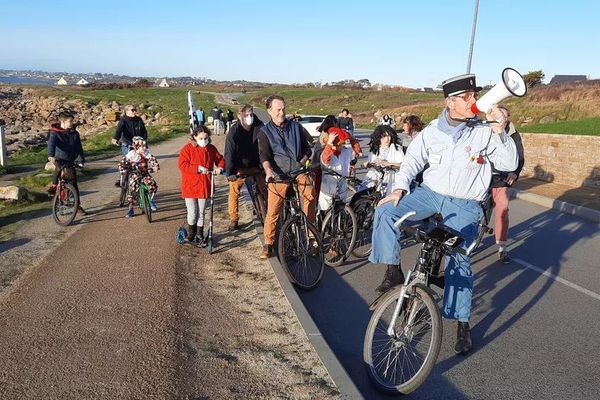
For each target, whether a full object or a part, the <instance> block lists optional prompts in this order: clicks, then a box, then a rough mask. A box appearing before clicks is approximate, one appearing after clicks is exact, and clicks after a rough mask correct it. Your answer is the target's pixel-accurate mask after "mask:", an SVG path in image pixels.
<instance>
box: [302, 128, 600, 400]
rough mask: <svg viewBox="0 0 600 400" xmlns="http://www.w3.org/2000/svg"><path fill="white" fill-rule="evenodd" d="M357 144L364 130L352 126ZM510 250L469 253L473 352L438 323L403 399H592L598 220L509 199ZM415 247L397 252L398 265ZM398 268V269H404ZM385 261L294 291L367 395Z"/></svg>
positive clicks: (598, 343)
mask: <svg viewBox="0 0 600 400" xmlns="http://www.w3.org/2000/svg"><path fill="white" fill-rule="evenodd" d="M358 136H359V138H361V139H362V141H363V144H364V142H365V137H366V135H365V134H364V133H359V135H358ZM510 236H511V239H510V252H511V256H512V257H513V258H514V262H513V263H512V264H510V265H504V264H501V263H499V262H497V257H496V253H495V252H494V249H493V248H491V247H490V246H491V245H492V243H493V240H492V237H488V238H487V239H486V240H485V241H484V246H485V249H484V250H483V251H482V252H480V253H479V254H476V255H475V256H474V257H473V270H474V273H475V275H474V277H475V293H474V300H473V306H474V307H473V308H474V312H473V317H472V320H471V323H472V327H473V333H472V336H473V340H474V346H475V347H474V350H473V352H472V353H471V354H470V355H469V356H467V357H462V356H455V355H454V353H453V350H452V349H453V346H454V340H455V338H456V325H455V323H454V322H453V321H445V323H444V335H443V342H442V349H441V353H440V356H439V358H438V362H437V365H436V367H435V369H434V370H433V372H432V373H431V375H430V377H429V379H428V380H427V381H426V382H425V384H424V385H423V386H422V387H421V388H420V389H419V390H418V391H416V392H414V393H413V394H411V395H409V396H405V397H404V398H409V399H412V398H414V399H417V398H418V399H549V398H560V399H597V398H598V376H599V375H600V361H599V359H598V348H600V339H598V332H600V320H599V319H598V318H597V316H598V315H600V271H599V270H598V268H597V265H598V261H597V260H598V258H599V257H600V234H599V230H598V225H597V224H593V223H590V222H587V221H584V220H581V219H578V218H577V217H572V216H569V215H566V214H561V213H558V212H556V211H553V210H548V209H546V208H543V207H540V206H537V205H534V204H531V203H527V202H525V201H521V200H513V201H511V229H510ZM416 254H417V249H416V246H413V247H412V248H408V249H405V250H403V255H402V256H403V259H404V260H406V261H405V265H408V263H410V262H411V261H413V260H414V259H415V257H416ZM405 269H406V268H405ZM384 270H385V266H384V265H371V264H369V263H368V261H366V260H351V261H350V262H349V263H348V264H347V265H345V266H343V267H340V268H337V269H332V268H328V269H327V270H326V273H325V276H324V278H323V281H322V283H321V285H320V287H319V288H318V289H317V290H314V291H312V292H306V293H305V292H301V293H300V295H301V298H302V300H303V301H304V304H305V306H306V307H307V308H308V310H309V312H310V313H311V316H312V317H313V318H314V320H315V322H316V323H317V325H318V326H319V328H320V329H321V331H322V333H323V335H324V337H325V338H326V340H327V342H328V343H329V344H330V346H331V347H332V348H333V351H334V352H335V354H336V356H337V357H338V358H339V360H340V361H341V363H342V365H343V366H344V368H345V369H346V370H347V372H348V373H349V374H350V376H351V378H352V379H353V380H354V382H355V383H356V385H357V386H358V388H359V389H360V391H361V392H362V394H363V395H364V396H365V397H366V398H370V399H371V398H379V397H381V398H389V397H385V396H381V395H380V394H379V393H378V392H376V391H375V390H374V389H373V388H372V386H371V384H370V382H369V380H368V377H367V375H366V372H365V369H364V367H363V364H362V345H363V335H364V332H365V329H366V326H367V323H368V320H369V318H370V317H371V311H369V309H368V304H369V303H370V302H371V301H372V300H373V298H374V293H375V292H374V290H375V287H376V286H377V285H378V284H379V283H380V281H381V279H382V277H383V274H384Z"/></svg>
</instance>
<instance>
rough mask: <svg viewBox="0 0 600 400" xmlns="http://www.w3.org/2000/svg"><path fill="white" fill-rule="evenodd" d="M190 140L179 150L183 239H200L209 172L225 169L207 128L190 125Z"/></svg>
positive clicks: (208, 193) (208, 194) (208, 187)
mask: <svg viewBox="0 0 600 400" xmlns="http://www.w3.org/2000/svg"><path fill="white" fill-rule="evenodd" d="M192 140H193V142H192V143H188V144H186V145H185V146H183V148H182V149H181V151H180V152H179V162H178V164H179V170H180V171H181V197H183V199H184V200H185V206H186V208H187V223H188V237H187V240H189V241H190V242H192V241H203V240H204V210H205V208H206V199H208V198H209V197H210V179H211V177H210V175H209V173H211V172H212V171H213V170H214V173H215V174H220V173H221V171H222V170H223V168H225V160H224V159H223V156H222V155H221V154H220V153H219V150H217V148H216V147H215V146H213V145H212V144H210V131H209V130H208V128H206V127H205V126H202V125H200V126H198V127H196V128H194V132H193V133H192Z"/></svg>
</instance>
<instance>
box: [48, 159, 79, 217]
mask: <svg viewBox="0 0 600 400" xmlns="http://www.w3.org/2000/svg"><path fill="white" fill-rule="evenodd" d="M76 167H77V168H82V167H83V166H82V165H81V164H75V163H72V162H70V163H65V164H61V165H60V167H59V166H57V167H56V168H60V172H59V175H58V176H59V179H58V184H57V185H56V192H55V193H54V199H53V201H52V216H53V217H54V221H55V222H56V223H57V224H59V225H61V226H68V225H71V223H73V220H74V219H75V216H76V215H77V210H78V209H79V191H78V190H77V188H76V187H75V179H76V172H75V168H76Z"/></svg>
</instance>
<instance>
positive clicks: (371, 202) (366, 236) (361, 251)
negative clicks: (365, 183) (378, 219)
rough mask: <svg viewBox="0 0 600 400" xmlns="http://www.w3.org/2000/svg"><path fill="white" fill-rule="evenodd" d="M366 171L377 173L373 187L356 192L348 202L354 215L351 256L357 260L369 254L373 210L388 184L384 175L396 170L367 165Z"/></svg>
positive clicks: (392, 167) (393, 167)
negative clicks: (354, 223) (354, 227)
mask: <svg viewBox="0 0 600 400" xmlns="http://www.w3.org/2000/svg"><path fill="white" fill-rule="evenodd" d="M367 168H368V169H372V170H374V171H376V172H377V173H378V179H377V180H376V182H375V185H374V186H372V187H370V188H367V189H364V190H361V191H359V192H357V193H356V194H355V195H354V196H353V197H352V199H351V200H350V207H351V208H352V210H353V211H354V214H355V215H356V222H357V234H356V241H355V244H354V248H353V249H352V254H353V255H354V256H355V257H357V258H366V257H368V256H369V254H371V247H372V245H371V236H372V235H373V218H374V217H375V208H376V207H377V204H378V203H379V200H381V199H382V198H383V197H384V196H385V193H386V190H387V186H388V182H387V181H386V180H385V176H386V173H393V172H395V171H397V170H398V168H397V167H395V166H389V167H382V166H379V165H376V164H373V163H368V164H367Z"/></svg>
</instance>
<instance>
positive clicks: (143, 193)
mask: <svg viewBox="0 0 600 400" xmlns="http://www.w3.org/2000/svg"><path fill="white" fill-rule="evenodd" d="M140 192H141V196H140V198H141V199H142V201H143V203H144V204H143V205H142V208H143V209H144V214H146V219H147V220H148V223H152V208H150V200H151V198H150V192H149V191H148V190H147V189H142V188H140Z"/></svg>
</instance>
